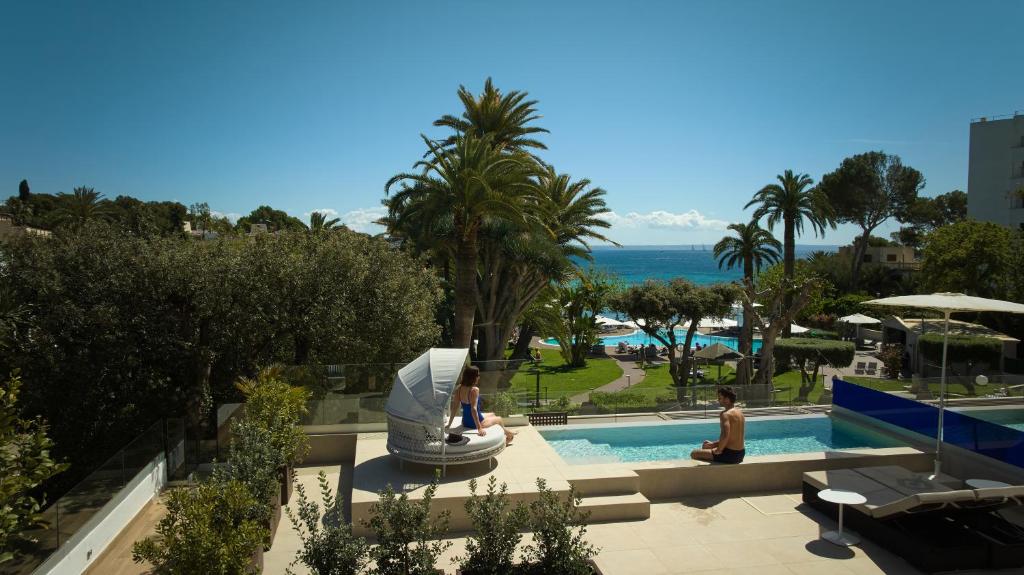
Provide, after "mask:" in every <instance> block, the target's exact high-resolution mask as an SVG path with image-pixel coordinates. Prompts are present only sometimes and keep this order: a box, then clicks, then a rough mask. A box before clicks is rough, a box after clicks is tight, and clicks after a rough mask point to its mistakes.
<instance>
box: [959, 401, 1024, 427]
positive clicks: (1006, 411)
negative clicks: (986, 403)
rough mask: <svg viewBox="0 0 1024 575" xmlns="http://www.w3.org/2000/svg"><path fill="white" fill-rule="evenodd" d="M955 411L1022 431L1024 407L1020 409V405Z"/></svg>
mask: <svg viewBox="0 0 1024 575" xmlns="http://www.w3.org/2000/svg"><path fill="white" fill-rule="evenodd" d="M956 411H959V412H961V413H963V414H964V415H969V416H971V417H977V418H978V419H983V420H985V421H988V422H991V423H997V424H999V425H1005V426H1006V427H1009V428H1012V429H1016V430H1017V431H1024V409H1021V408H1020V407H1016V408H1002V409H998V408H997V409H975V408H969V409H957V410H956ZM947 433H948V432H947Z"/></svg>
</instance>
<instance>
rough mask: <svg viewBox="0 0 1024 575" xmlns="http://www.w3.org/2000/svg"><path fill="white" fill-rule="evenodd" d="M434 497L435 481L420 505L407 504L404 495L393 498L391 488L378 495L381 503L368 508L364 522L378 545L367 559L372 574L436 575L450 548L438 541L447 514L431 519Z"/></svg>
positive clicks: (447, 544)
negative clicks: (437, 566)
mask: <svg viewBox="0 0 1024 575" xmlns="http://www.w3.org/2000/svg"><path fill="white" fill-rule="evenodd" d="M435 493H437V480H436V479H435V480H434V482H432V483H431V484H430V486H428V487H427V488H426V490H425V491H424V492H423V499H421V500H419V501H410V500H409V496H408V494H406V493H402V494H401V495H396V494H395V491H394V489H392V488H391V485H388V486H387V487H385V488H384V490H383V491H381V492H380V499H378V500H377V503H374V504H373V506H372V507H371V508H370V513H371V517H370V520H369V521H364V525H366V526H367V527H369V528H370V530H371V531H373V533H374V534H375V535H376V537H377V544H376V545H374V546H373V548H371V550H370V558H371V559H373V561H374V563H376V568H375V569H374V570H373V571H372V573H374V574H375V575H435V571H434V564H435V563H436V562H437V559H438V557H440V556H441V554H442V553H444V552H445V550H447V549H448V548H449V547H451V546H452V544H451V543H450V542H441V541H438V540H439V539H440V538H441V537H442V536H443V535H444V533H445V531H446V530H447V529H448V516H449V515H450V513H449V512H447V511H444V512H442V513H441V514H440V515H438V516H437V517H435V516H434V515H433V513H432V512H431V511H430V502H431V501H432V500H433V499H434V494H435Z"/></svg>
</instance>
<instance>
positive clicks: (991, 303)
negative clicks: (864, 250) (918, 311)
mask: <svg viewBox="0 0 1024 575" xmlns="http://www.w3.org/2000/svg"><path fill="white" fill-rule="evenodd" d="M864 303H865V304H868V305H887V306H892V307H916V308H924V309H933V310H937V311H941V312H954V313H955V312H958V311H994V312H1004V313H1024V304H1019V303H1014V302H1009V301H1002V300H998V299H985V298H983V297H975V296H970V295H964V294H962V293H933V294H922V295H901V296H896V297H885V298H882V299H873V300H871V301H866V302H864Z"/></svg>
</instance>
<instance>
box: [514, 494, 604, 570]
mask: <svg viewBox="0 0 1024 575" xmlns="http://www.w3.org/2000/svg"><path fill="white" fill-rule="evenodd" d="M581 501H582V499H580V497H579V496H578V495H577V494H576V491H575V490H574V489H572V488H571V487H570V491H569V496H568V497H561V496H559V495H557V494H555V493H554V492H553V491H551V489H550V488H548V486H547V482H545V481H544V480H543V479H541V478H537V500H536V501H533V502H532V503H530V528H531V529H532V531H533V543H532V544H530V545H528V546H527V547H526V549H525V550H524V552H523V563H524V564H526V565H527V566H528V572H529V573H534V574H537V575H541V574H547V573H558V574H559V575H591V573H593V568H592V567H591V566H590V559H591V558H592V557H594V556H595V555H597V552H598V549H597V548H595V547H594V546H593V545H591V544H589V543H587V541H586V537H585V536H586V533H587V525H586V523H587V519H588V518H589V517H590V513H589V512H586V513H584V512H582V511H580V502H581Z"/></svg>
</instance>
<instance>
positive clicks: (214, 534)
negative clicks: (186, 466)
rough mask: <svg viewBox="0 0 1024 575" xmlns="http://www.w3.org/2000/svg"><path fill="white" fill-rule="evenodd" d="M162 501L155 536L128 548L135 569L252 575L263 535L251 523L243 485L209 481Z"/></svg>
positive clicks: (249, 501)
mask: <svg viewBox="0 0 1024 575" xmlns="http://www.w3.org/2000/svg"><path fill="white" fill-rule="evenodd" d="M166 497H167V515H165V516H164V518H163V519H161V520H160V522H159V523H158V524H157V526H156V535H155V536H153V537H148V538H146V539H143V540H142V541H138V542H136V543H135V545H133V546H132V559H133V560H134V561H135V562H136V563H142V562H146V561H148V562H149V563H151V564H152V565H154V566H155V567H156V569H155V571H156V572H157V573H165V574H167V575H194V574H195V573H217V574H219V575H241V574H250V573H256V569H255V568H254V566H253V561H252V560H253V555H254V553H255V551H256V549H257V547H258V546H259V545H261V544H262V543H263V540H264V539H265V538H266V536H267V530H266V528H265V527H264V526H263V524H261V523H259V522H258V521H255V520H253V518H252V515H251V513H250V511H251V509H252V507H253V505H255V504H256V502H255V501H254V500H253V497H252V495H251V494H250V493H249V490H248V489H246V488H245V486H244V485H242V484H241V483H239V482H237V481H227V482H221V481H209V482H204V483H200V484H199V485H198V486H196V487H189V488H181V489H171V490H169V491H168V492H167V494H166Z"/></svg>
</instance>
